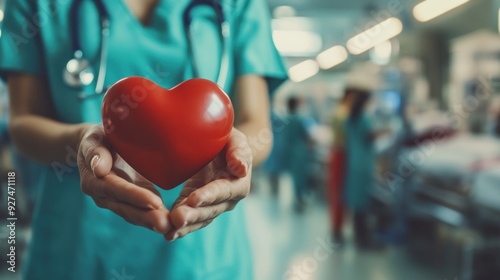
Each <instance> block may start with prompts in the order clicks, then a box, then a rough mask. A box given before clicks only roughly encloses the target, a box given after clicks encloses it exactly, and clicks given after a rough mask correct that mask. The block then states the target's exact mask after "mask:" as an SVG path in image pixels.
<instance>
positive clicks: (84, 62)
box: [63, 0, 231, 100]
mask: <svg viewBox="0 0 500 280" xmlns="http://www.w3.org/2000/svg"><path fill="white" fill-rule="evenodd" d="M120 1H122V0H120ZM82 2H83V0H75V2H74V4H73V6H72V8H71V10H70V24H71V43H72V47H73V58H72V59H71V60H69V61H68V63H67V64H66V67H65V68H64V71H63V78H64V81H65V83H66V84H67V85H68V86H70V87H72V88H75V89H81V88H83V87H85V86H89V85H90V84H92V82H94V79H95V72H94V70H93V69H92V67H91V63H90V61H89V60H88V59H87V58H85V56H84V53H83V51H82V47H81V44H80V38H79V33H78V20H79V17H78V12H79V8H80V6H81V4H82ZM94 2H95V5H96V8H97V11H98V13H99V17H100V22H101V46H100V57H99V69H98V71H97V81H96V86H95V89H94V92H93V93H84V92H80V93H79V94H78V98H79V99H82V100H83V99H86V98H90V97H96V96H99V95H102V94H103V93H105V92H106V88H105V86H104V80H105V78H106V71H107V56H108V41H109V36H110V20H109V14H108V12H107V11H106V8H105V6H104V3H103V0H95V1H94ZM198 6H209V7H212V8H213V9H214V11H215V13H216V15H217V20H218V21H219V26H220V30H219V31H220V40H221V42H222V57H221V64H220V67H219V73H218V75H217V84H218V85H219V86H220V87H221V88H224V87H225V85H226V82H227V78H228V72H229V46H228V43H229V37H230V33H231V30H230V25H229V22H228V20H227V19H226V17H225V16H224V10H223V8H222V4H221V3H220V1H217V0H193V1H192V2H191V3H190V4H189V5H188V6H187V8H186V9H185V10H184V14H183V17H182V20H183V24H184V32H185V33H186V39H187V43H188V56H189V58H190V61H191V67H192V71H193V75H194V76H195V77H197V76H198V69H197V67H196V63H195V58H194V53H193V46H192V37H191V22H192V20H193V18H192V16H191V15H192V11H193V9H194V8H196V7H198Z"/></svg>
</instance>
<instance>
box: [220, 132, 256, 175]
mask: <svg viewBox="0 0 500 280" xmlns="http://www.w3.org/2000/svg"><path fill="white" fill-rule="evenodd" d="M226 162H227V169H228V171H229V172H230V173H231V174H232V175H234V176H236V177H239V178H243V177H245V176H246V175H247V174H248V171H249V168H250V166H251V164H252V150H251V149H250V146H249V145H248V141H247V137H246V136H245V135H244V134H243V133H241V132H239V131H238V130H235V129H233V131H232V132H231V136H230V137H229V141H228V143H227V145H226Z"/></svg>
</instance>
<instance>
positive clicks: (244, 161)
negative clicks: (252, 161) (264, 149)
mask: <svg viewBox="0 0 500 280" xmlns="http://www.w3.org/2000/svg"><path fill="white" fill-rule="evenodd" d="M240 162H241V164H242V165H243V166H244V167H245V173H246V172H247V171H248V164H247V162H246V160H240Z"/></svg>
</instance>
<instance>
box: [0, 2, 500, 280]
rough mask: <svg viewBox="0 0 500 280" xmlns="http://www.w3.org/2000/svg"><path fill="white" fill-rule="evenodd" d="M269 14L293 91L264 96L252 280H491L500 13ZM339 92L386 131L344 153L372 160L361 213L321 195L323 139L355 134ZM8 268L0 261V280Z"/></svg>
mask: <svg viewBox="0 0 500 280" xmlns="http://www.w3.org/2000/svg"><path fill="white" fill-rule="evenodd" d="M12 1H14V0H12ZM3 2H4V1H2V0H0V7H1V6H2V4H3ZM268 3H269V9H270V12H271V13H272V15H273V21H272V28H273V39H274V42H275V45H276V47H277V48H278V50H279V51H280V53H281V54H282V55H283V57H284V60H285V62H286V64H287V66H288V69H289V75H290V81H288V82H287V83H286V84H284V85H283V86H282V87H281V88H280V89H279V90H278V91H277V92H276V93H275V94H274V95H273V100H272V101H273V120H272V123H273V133H274V138H275V145H274V149H273V151H272V153H271V155H270V157H269V159H268V161H267V162H266V163H265V164H264V165H263V166H261V167H259V168H258V169H257V170H255V171H254V177H255V178H254V180H253V184H252V193H251V195H250V197H249V198H248V199H247V200H246V202H245V204H242V205H244V207H246V210H247V216H248V225H249V227H248V228H249V230H250V236H251V239H252V244H253V254H254V260H255V270H256V277H257V279H258V280H278V279H287V280H295V279H300V280H309V279H310V280H313V279H318V280H329V279H339V280H365V279H366V280H401V279H405V280H443V279H450V280H451V279H453V280H459V279H460V280H471V279H477V280H480V279H488V280H491V279H500V138H499V137H500V36H499V31H500V21H499V16H500V0H425V1H420V0H409V1H407V0H355V1H353V0H351V1H347V0H337V1H332V0H268ZM2 18H3V12H2V10H1V9H0V21H1V20H2ZM0 32H1V29H0ZM0 36H1V33H0ZM346 88H351V89H355V91H363V92H369V100H368V103H367V105H366V106H365V107H363V108H362V111H363V114H366V115H367V116H369V120H370V123H371V129H372V130H373V131H380V132H383V133H379V134H377V135H376V136H378V137H373V138H370V139H369V140H367V141H369V142H370V143H371V144H369V145H370V147H369V149H368V150H367V151H371V150H372V149H373V153H371V152H367V154H366V155H364V154H363V153H362V152H360V151H357V150H354V151H351V150H352V149H351V150H349V149H346V150H345V151H344V152H342V156H341V158H344V159H345V161H349V162H348V163H347V162H345V163H344V164H343V165H346V166H354V167H358V166H360V167H361V166H365V165H370V164H371V162H373V167H372V168H370V167H369V166H368V167H367V169H363V170H365V171H366V170H368V172H371V171H372V172H373V173H372V174H370V173H366V172H365V173H363V174H365V175H360V176H359V177H363V178H355V179H359V180H361V181H365V182H368V185H369V186H368V187H367V188H364V189H366V190H367V191H368V192H369V193H368V201H365V202H364V203H363V204H364V207H362V208H363V210H362V211H360V212H359V211H351V209H350V207H349V203H351V202H348V201H345V200H346V199H347V198H346V193H347V192H348V191H347V190H346V189H345V188H346V187H345V181H346V180H344V183H342V182H341V183H338V182H337V183H338V184H337V185H339V184H340V185H342V186H343V189H342V188H341V190H340V191H339V190H338V189H337V190H333V189H334V188H335V187H332V185H336V184H335V183H332V182H336V180H337V179H338V178H335V175H337V176H344V175H339V174H342V172H344V173H345V172H348V171H346V170H344V169H346V168H343V167H346V166H342V164H341V166H340V167H339V166H334V165H335V164H334V163H333V162H332V161H334V160H335V153H334V151H333V150H334V149H336V148H334V147H335V143H334V142H335V141H336V140H335V139H340V137H343V139H344V140H346V141H347V140H348V139H351V137H353V136H352V135H350V134H352V133H357V132H359V131H358V130H357V129H353V128H351V127H350V126H349V125H350V122H349V121H348V120H349V118H350V113H346V116H344V117H343V118H340V120H343V122H341V125H340V130H339V126H337V128H336V125H335V121H336V117H335V116H338V115H339V112H342V110H344V109H342V106H344V107H345V108H350V110H347V109H346V110H347V112H352V106H351V107H349V105H346V104H345V103H346V99H345V97H344V96H345V89H346ZM6 91H7V89H6V86H5V85H4V84H1V82H0V143H1V144H0V171H1V172H0V174H6V172H7V170H16V171H17V173H18V175H17V178H18V184H19V187H18V189H17V194H18V203H19V208H20V210H19V213H20V215H21V218H20V222H22V224H21V227H22V228H21V229H18V231H17V234H18V236H17V239H18V240H19V241H21V240H22V243H21V244H19V245H18V252H22V249H23V248H25V246H26V244H27V243H28V242H29V239H30V222H29V221H30V216H31V211H32V209H33V207H35V206H36V198H37V190H36V189H31V188H30V182H32V181H33V180H37V174H38V173H37V169H38V165H37V164H36V163H32V162H30V161H29V160H27V159H25V158H23V157H22V156H20V155H19V154H18V153H17V152H16V151H15V149H14V147H12V145H11V144H10V142H9V135H8V130H7V123H8V118H7V116H8V110H9V108H8V100H7V92H6ZM355 99H356V98H355ZM347 103H349V102H347ZM354 103H357V102H354ZM358 103H359V102H358ZM351 105H352V104H351ZM336 133H337V134H338V133H341V134H342V135H335V134H336ZM344 145H347V146H349V142H347V143H344ZM361 145H363V143H361ZM351 153H357V155H355V156H354V155H352V154H351ZM367 162H368V163H367ZM2 176H6V175H2ZM345 176H346V177H349V176H351V175H345ZM351 177H353V176H351ZM354 177H356V176H354ZM5 181H6V180H3V182H5ZM337 181H338V180H337ZM3 187H4V186H2V190H4V188H3ZM349 187H350V186H349ZM365 187H366V184H365ZM0 197H1V201H0V206H1V207H0V209H7V207H6V194H5V191H2V194H1V195H0ZM352 199H354V200H356V197H354V198H351V200H352ZM339 211H340V212H339ZM6 214H7V213H6V211H3V210H1V211H0V226H1V227H0V240H5V238H6V237H7V235H8V228H7V227H6V226H5V223H6ZM335 215H337V217H336V218H334V216H335ZM339 215H340V216H339ZM335 219H337V220H338V219H340V220H341V221H340V222H339V223H340V224H341V226H340V225H337V230H334V229H333V227H332V223H335V222H332V221H333V220H335ZM338 228H340V229H338ZM5 246H7V243H6V242H1V244H0V248H1V250H0V251H1V252H6V248H4V247H5ZM4 249H5V250H4ZM68 253H70V252H68ZM19 265H20V266H22V262H20V263H19ZM5 266H6V256H5V254H2V255H1V256H0V268H2V269H1V272H0V278H2V279H8V278H3V277H7V276H9V275H6V274H5V273H4V271H5V269H3V268H5ZM16 275H17V276H19V274H16ZM137 280H139V277H137Z"/></svg>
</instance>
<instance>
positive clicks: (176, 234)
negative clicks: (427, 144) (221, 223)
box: [165, 219, 213, 241]
mask: <svg viewBox="0 0 500 280" xmlns="http://www.w3.org/2000/svg"><path fill="white" fill-rule="evenodd" d="M212 222H213V219H211V220H206V221H203V222H201V223H196V224H193V225H189V226H186V227H183V228H181V229H178V230H174V231H171V232H169V233H167V234H165V239H166V240H167V241H174V240H176V239H178V238H182V237H184V236H186V235H187V234H188V233H191V232H193V231H196V230H200V229H202V228H204V227H206V226H208V225H209V224H211V223H212Z"/></svg>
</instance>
